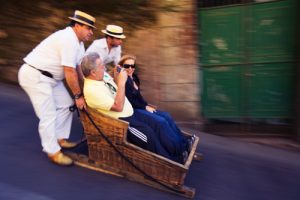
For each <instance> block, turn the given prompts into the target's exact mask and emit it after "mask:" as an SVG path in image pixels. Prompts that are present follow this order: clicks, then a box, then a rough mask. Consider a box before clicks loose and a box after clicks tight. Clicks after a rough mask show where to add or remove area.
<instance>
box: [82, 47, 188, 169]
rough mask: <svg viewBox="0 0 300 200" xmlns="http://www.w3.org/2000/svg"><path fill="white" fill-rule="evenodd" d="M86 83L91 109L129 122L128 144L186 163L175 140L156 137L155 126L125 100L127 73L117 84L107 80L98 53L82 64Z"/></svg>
mask: <svg viewBox="0 0 300 200" xmlns="http://www.w3.org/2000/svg"><path fill="white" fill-rule="evenodd" d="M81 69H82V72H83V75H84V76H85V80H84V89H83V91H84V96H85V100H86V102H87V104H88V106H90V107H91V108H94V109H96V110H97V111H99V112H101V113H104V114H107V115H109V116H111V117H114V118H118V119H122V120H124V121H127V122H129V132H128V138H127V139H128V140H129V141H130V142H132V143H134V144H136V145H138V146H140V147H142V148H145V149H147V150H150V151H152V152H154V153H157V154H160V155H162V156H164V157H166V158H168V159H171V160H174V161H176V162H181V163H183V162H185V159H186V154H187V152H185V151H184V150H182V149H180V147H179V146H180V145H179V144H177V143H176V140H175V139H173V138H167V137H166V138H165V137H163V136H164V135H163V130H162V131H161V133H159V134H158V133H155V132H154V131H153V128H152V127H151V124H152V122H151V123H146V122H145V121H143V120H141V119H142V118H143V116H142V115H139V114H138V113H134V111H133V108H132V106H131V104H130V103H129V101H128V99H127V98H126V97H125V84H126V81H127V77H128V75H127V72H126V70H124V69H121V71H120V72H119V73H118V74H117V75H116V84H115V83H114V82H113V81H109V82H106V81H104V80H103V76H104V70H105V67H104V65H103V62H102V61H101V59H100V57H99V55H98V54H97V53H89V54H87V55H86V56H85V57H84V58H83V59H82V62H81Z"/></svg>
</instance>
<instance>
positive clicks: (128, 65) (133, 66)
mask: <svg viewBox="0 0 300 200" xmlns="http://www.w3.org/2000/svg"><path fill="white" fill-rule="evenodd" d="M123 67H124V68H125V69H129V67H131V68H132V69H134V68H135V64H133V65H130V64H123Z"/></svg>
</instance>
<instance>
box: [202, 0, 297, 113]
mask: <svg viewBox="0 0 300 200" xmlns="http://www.w3.org/2000/svg"><path fill="white" fill-rule="evenodd" d="M295 8H296V1H295V0H285V1H273V2H266V3H247V4H242V5H233V6H222V7H212V8H200V10H199V24H200V35H199V38H200V64H201V69H202V74H201V76H202V80H203V83H202V95H201V102H202V106H201V107H202V113H203V116H204V117H205V118H218V119H226V118H239V119H242V118H247V119H256V118H266V119H270V118H277V119H288V118H292V117H293V107H294V103H293V99H294V93H295V90H294V81H295V73H294V71H295V60H296V58H295V44H296V43H295V41H296V40H295V38H296V33H295V32H296V30H295V27H296V12H295Z"/></svg>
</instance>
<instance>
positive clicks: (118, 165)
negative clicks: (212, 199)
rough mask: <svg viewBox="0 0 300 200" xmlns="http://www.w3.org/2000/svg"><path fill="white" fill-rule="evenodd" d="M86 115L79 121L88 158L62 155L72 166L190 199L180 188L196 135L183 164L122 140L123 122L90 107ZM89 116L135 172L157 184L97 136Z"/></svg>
mask: <svg viewBox="0 0 300 200" xmlns="http://www.w3.org/2000/svg"><path fill="white" fill-rule="evenodd" d="M87 113H88V114H87ZM87 113H86V112H84V111H81V115H80V119H81V122H82V124H83V127H84V133H85V135H86V138H87V144H88V155H85V154H80V153H74V152H71V151H69V152H66V153H67V154H68V155H69V156H71V157H72V158H73V159H74V162H75V164H76V165H79V166H82V167H86V168H89V169H93V170H97V171H101V172H104V173H108V174H112V175H116V176H120V177H125V178H127V179H129V180H133V181H137V182H140V183H143V184H146V185H149V186H152V187H155V188H158V189H160V190H165V191H169V192H173V193H176V194H178V195H181V196H185V197H189V198H193V197H194V195H195V189H194V188H190V187H186V186H184V179H185V177H186V174H187V172H188V170H189V167H190V165H191V163H192V160H193V158H195V155H197V153H196V152H195V151H196V148H197V144H198V142H199V138H198V137H197V136H196V137H195V141H194V143H193V146H192V150H191V152H190V154H189V157H188V159H187V161H186V162H185V164H184V165H183V164H180V163H177V162H174V161H172V160H169V159H167V158H164V157H162V156H160V155H157V154H155V153H152V152H150V151H147V150H144V149H142V148H140V147H138V146H136V145H134V144H132V143H129V142H128V141H127V139H126V138H127V128H128V123H127V122H125V121H122V120H118V119H114V118H111V117H109V116H107V115H105V114H102V113H99V112H97V111H96V110H93V109H91V108H88V109H87ZM89 116H90V117H91V118H92V120H93V121H94V123H95V125H97V127H98V128H99V129H100V130H101V132H102V133H103V134H104V135H106V137H107V138H108V139H109V140H110V141H111V142H112V143H113V145H115V147H116V148H117V149H118V150H119V151H120V152H121V153H122V154H124V155H125V156H126V157H127V158H128V159H129V160H130V161H131V162H132V163H133V164H134V165H136V166H137V167H138V168H139V169H141V170H142V171H144V172H146V173H147V175H149V176H151V177H152V178H154V179H156V180H157V181H158V182H159V183H160V184H159V183H157V182H155V181H153V180H149V179H148V178H147V177H145V175H144V174H142V173H141V172H140V171H138V170H137V169H136V168H134V167H133V166H132V165H131V164H130V163H129V162H127V161H126V159H124V158H122V157H121V156H120V154H119V153H118V152H117V151H116V150H115V149H114V148H113V147H112V146H111V145H110V144H109V143H108V142H107V141H106V140H105V139H104V138H103V137H102V136H101V134H99V132H98V130H97V129H96V128H95V126H94V125H93V123H92V122H91V121H90V119H89ZM184 134H186V135H190V134H188V133H186V132H184Z"/></svg>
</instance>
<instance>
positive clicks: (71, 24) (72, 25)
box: [69, 20, 84, 27]
mask: <svg viewBox="0 0 300 200" xmlns="http://www.w3.org/2000/svg"><path fill="white" fill-rule="evenodd" d="M75 24H79V25H80V26H83V25H84V24H83V23H80V22H77V21H74V20H71V21H70V23H69V26H71V27H74V26H75Z"/></svg>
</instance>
